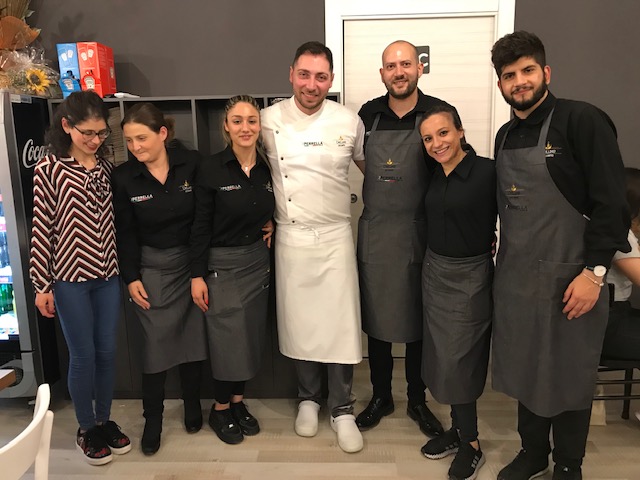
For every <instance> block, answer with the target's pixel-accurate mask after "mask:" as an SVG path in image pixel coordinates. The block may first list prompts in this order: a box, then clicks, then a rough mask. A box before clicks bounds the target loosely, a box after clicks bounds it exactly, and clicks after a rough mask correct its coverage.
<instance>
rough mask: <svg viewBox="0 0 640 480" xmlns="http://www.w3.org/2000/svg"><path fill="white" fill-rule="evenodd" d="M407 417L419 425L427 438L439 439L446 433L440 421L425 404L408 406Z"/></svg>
mask: <svg viewBox="0 0 640 480" xmlns="http://www.w3.org/2000/svg"><path fill="white" fill-rule="evenodd" d="M407 415H409V417H411V419H412V420H414V421H415V422H416V423H417V424H418V426H419V427H420V431H421V432H422V433H424V434H425V435H426V436H427V437H437V436H438V435H442V434H443V433H444V428H442V424H441V423H440V420H438V419H437V418H436V416H435V415H434V414H433V413H431V410H429V407H427V405H426V404H424V403H416V404H415V405H408V406H407Z"/></svg>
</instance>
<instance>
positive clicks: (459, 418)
mask: <svg viewBox="0 0 640 480" xmlns="http://www.w3.org/2000/svg"><path fill="white" fill-rule="evenodd" d="M451 426H452V427H454V428H457V429H458V432H459V434H460V441H462V442H466V443H471V442H473V441H475V440H477V439H478V410H477V405H476V402H471V403H462V404H458V405H451Z"/></svg>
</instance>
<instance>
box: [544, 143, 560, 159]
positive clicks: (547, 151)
mask: <svg viewBox="0 0 640 480" xmlns="http://www.w3.org/2000/svg"><path fill="white" fill-rule="evenodd" d="M560 150H562V147H554V146H553V145H551V142H549V141H547V144H546V145H545V146H544V156H545V158H554V157H555V156H556V155H562V152H561V151H560Z"/></svg>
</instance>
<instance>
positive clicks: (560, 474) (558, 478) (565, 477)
mask: <svg viewBox="0 0 640 480" xmlns="http://www.w3.org/2000/svg"><path fill="white" fill-rule="evenodd" d="M552 480H582V469H581V468H580V467H578V468H570V467H565V466H563V465H556V466H555V467H553V477H552Z"/></svg>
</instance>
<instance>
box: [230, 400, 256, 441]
mask: <svg viewBox="0 0 640 480" xmlns="http://www.w3.org/2000/svg"><path fill="white" fill-rule="evenodd" d="M231 414H232V415H233V418H234V419H235V421H236V422H237V423H238V425H240V430H242V433H243V434H244V435H247V436H251V435H257V434H258V433H260V424H259V423H258V420H256V417H254V416H253V415H251V414H250V413H249V410H247V406H246V405H245V404H244V402H238V403H232V404H231Z"/></svg>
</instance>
